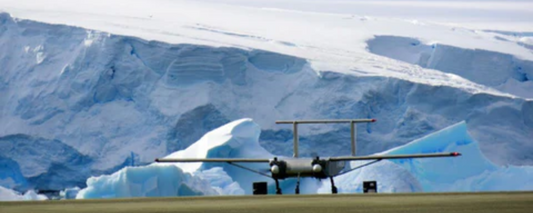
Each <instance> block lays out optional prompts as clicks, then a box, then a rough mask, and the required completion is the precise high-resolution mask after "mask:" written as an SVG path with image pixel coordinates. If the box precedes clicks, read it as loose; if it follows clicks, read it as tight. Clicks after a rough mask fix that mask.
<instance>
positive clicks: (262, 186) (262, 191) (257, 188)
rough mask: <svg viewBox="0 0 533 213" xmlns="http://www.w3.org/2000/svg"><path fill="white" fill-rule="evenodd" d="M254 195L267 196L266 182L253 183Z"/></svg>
mask: <svg viewBox="0 0 533 213" xmlns="http://www.w3.org/2000/svg"><path fill="white" fill-rule="evenodd" d="M253 187H254V195H266V194H268V183H267V182H254V184H253Z"/></svg>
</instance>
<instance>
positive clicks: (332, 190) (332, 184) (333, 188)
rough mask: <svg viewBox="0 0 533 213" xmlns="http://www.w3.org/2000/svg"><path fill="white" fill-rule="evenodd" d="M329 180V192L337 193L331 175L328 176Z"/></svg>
mask: <svg viewBox="0 0 533 213" xmlns="http://www.w3.org/2000/svg"><path fill="white" fill-rule="evenodd" d="M329 180H330V181H331V194H337V192H338V190H337V187H336V186H335V182H334V181H333V177H329Z"/></svg>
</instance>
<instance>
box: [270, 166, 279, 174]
mask: <svg viewBox="0 0 533 213" xmlns="http://www.w3.org/2000/svg"><path fill="white" fill-rule="evenodd" d="M270 172H272V174H278V173H279V166H278V165H274V166H272V167H270Z"/></svg>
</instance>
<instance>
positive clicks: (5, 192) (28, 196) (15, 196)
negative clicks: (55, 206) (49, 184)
mask: <svg viewBox="0 0 533 213" xmlns="http://www.w3.org/2000/svg"><path fill="white" fill-rule="evenodd" d="M23 200H47V198H46V196H44V195H39V194H37V193H35V191H33V190H29V191H27V192H26V193H24V194H23V195H21V194H19V193H18V192H16V191H13V190H11V189H7V188H4V187H2V186H0V201H23Z"/></svg>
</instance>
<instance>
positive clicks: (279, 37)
mask: <svg viewBox="0 0 533 213" xmlns="http://www.w3.org/2000/svg"><path fill="white" fill-rule="evenodd" d="M291 1H293V2H297V1H296V0H291ZM220 2H222V3H220ZM255 3H261V1H255ZM271 3H272V4H274V5H270V8H264V7H262V6H258V5H250V4H252V3H247V4H244V5H240V6H239V5H234V4H231V0H224V1H217V2H212V1H186V0H176V1H165V0H155V1H147V0H128V1H124V0H117V1H111V2H110V1H103V0H94V1H84V2H79V1H65V0H50V1H46V2H43V1H37V0H21V1H4V0H0V10H2V11H6V12H9V13H10V14H12V15H13V16H14V17H17V18H15V19H14V18H12V17H10V15H8V14H5V13H4V14H1V15H0V64H1V65H2V68H1V69H0V72H1V75H0V137H1V140H0V143H2V144H0V145H2V146H0V147H9V149H8V148H3V149H2V148H0V162H2V164H0V169H1V171H2V172H1V173H0V184H1V185H2V186H6V187H9V188H15V189H17V190H21V191H24V190H26V189H27V188H38V189H55V190H60V189H63V188H67V187H74V186H79V187H85V184H83V182H84V180H85V179H86V178H88V177H89V176H90V175H99V174H102V173H106V174H109V173H111V172H112V171H116V170H119V169H120V168H123V167H124V166H131V165H143V164H148V163H151V161H152V160H153V159H154V158H155V157H161V156H165V155H167V154H170V153H173V152H175V151H178V150H181V149H184V148H186V147H188V146H189V145H191V144H192V143H193V142H194V141H197V140H198V139H199V138H200V137H201V136H202V135H204V134H205V133H206V132H208V131H210V130H213V129H214V128H216V127H218V126H221V125H223V124H225V123H227V122H229V121H231V120H235V119H239V118H242V117H251V118H253V119H254V120H255V121H256V122H257V123H258V124H259V125H260V126H261V127H262V129H263V131H262V133H261V135H260V140H259V141H260V144H261V145H262V146H263V147H265V149H266V150H268V151H269V152H270V153H273V154H276V155H290V152H291V151H290V148H291V146H287V143H288V142H289V141H291V140H292V133H291V132H290V131H289V130H288V127H284V126H275V125H274V121H275V120H277V119H310V118H355V117H372V118H377V119H378V120H379V122H378V123H377V124H375V125H372V126H370V125H368V126H360V128H358V134H359V144H360V148H359V151H358V152H359V154H371V153H376V152H382V151H385V150H387V149H390V148H393V147H396V146H399V145H403V144H405V143H407V142H409V141H412V140H414V139H417V138H420V137H422V136H425V135H427V134H430V133H432V132H434V131H436V130H439V129H442V128H445V127H447V126H449V125H452V124H454V123H457V122H459V121H463V120H465V121H466V125H467V126H468V129H469V131H470V133H471V135H472V137H473V138H474V139H475V140H476V141H479V143H480V145H479V146H480V149H481V150H482V152H483V153H484V154H485V155H486V156H487V158H489V159H490V160H492V161H493V162H495V163H496V164H498V165H508V164H511V165H531V164H533V154H532V153H533V152H531V151H530V150H533V144H532V143H531V142H530V138H532V137H533V103H532V102H533V101H531V100H530V99H528V98H529V97H531V96H530V94H531V93H529V92H528V91H529V89H530V88H531V87H530V85H531V81H530V79H532V78H531V76H530V75H531V66H530V64H531V61H532V60H533V53H532V52H531V45H532V43H531V34H530V33H527V32H522V33H514V32H507V31H509V30H511V29H503V28H492V29H491V28H484V29H488V30H471V29H467V28H463V27H461V26H450V25H443V24H439V23H435V22H434V21H438V20H431V21H428V22H425V21H423V20H417V21H413V20H406V19H404V18H405V17H404V18H401V19H398V18H390V17H394V16H395V14H390V17H380V16H375V15H373V14H370V15H371V16H364V14H345V13H342V12H333V13H329V12H328V11H323V10H320V11H309V10H306V9H305V8H302V7H300V6H298V5H299V3H294V4H293V6H295V7H292V6H290V5H291V3H289V4H286V3H285V1H283V2H278V3H276V1H272V2H271ZM269 4H270V3H269ZM276 4H278V5H279V6H283V8H282V9H280V8H279V7H278V8H272V7H277V6H276ZM313 4H320V3H316V2H315V3H313ZM424 4H429V3H424ZM457 4H461V3H457ZM259 5H262V4H259ZM311 5H312V4H311ZM335 5H337V4H335ZM487 5H492V3H491V4H484V6H482V7H491V6H487ZM495 5H497V6H498V4H497V3H495ZM517 5H518V6H517ZM527 5H529V3H528V2H525V3H524V2H522V3H513V4H512V6H509V7H507V6H506V7H502V6H501V5H499V6H498V7H491V10H494V9H495V8H507V9H506V10H505V11H506V12H505V13H510V14H524V11H526V12H528V10H529V9H528V8H533V7H527ZM284 6H287V7H284ZM337 6H338V5H337ZM356 7H357V6H356ZM470 7H474V8H475V7H479V6H475V5H473V6H472V5H470ZM315 8H320V7H315ZM337 8H341V7H340V6H339V7H337ZM448 9H450V8H448ZM452 9H453V8H452ZM489 9H490V8H489ZM330 12H331V11H330ZM465 14H466V13H465ZM513 17H515V16H513ZM524 17H525V16H524ZM18 18H25V19H33V20H37V21H44V22H48V23H55V24H57V25H51V24H45V23H41V22H36V21H30V20H25V19H18ZM428 20H429V19H428ZM525 20H526V22H525V23H526V24H524V25H522V29H524V30H526V31H527V30H528V29H530V28H527V26H528V25H527V23H528V22H527V20H528V19H525ZM491 21H494V20H491ZM500 21H501V20H500ZM515 21H517V20H512V21H510V22H512V23H518V22H515ZM62 24H67V25H69V26H66V25H62ZM73 26H78V27H84V28H78V27H73ZM523 26H525V27H523ZM494 29H496V30H497V31H494ZM506 30H507V31H506ZM383 38H385V40H383ZM390 38H399V40H398V39H396V40H395V39H390ZM380 39H381V40H380ZM406 41H415V43H416V41H419V45H415V46H418V47H415V48H414V49H407V50H406V49H405V48H407V47H409V48H410V46H408V45H405V42H406ZM429 44H437V48H436V49H437V51H433V52H428V51H429V50H427V48H429V47H431V45H429ZM205 45H208V46H205ZM409 45H410V44H409ZM396 47H401V48H396ZM404 47H405V48H404ZM440 47H445V48H440ZM380 48H381V49H387V48H389V49H395V51H394V52H395V53H396V54H390V55H387V54H384V51H380V50H379V49H380ZM402 48H403V49H402ZM417 48H419V49H417ZM474 49H475V50H474ZM396 50H397V51H396ZM456 52H461V54H457V56H456V57H454V56H455V55H456V54H455V53H456ZM407 53H408V54H407ZM429 53H430V54H429ZM400 56H402V57H403V56H408V57H409V58H407V59H406V58H402V57H400ZM428 56H429V59H431V63H429V62H430V61H429V59H428V61H426V62H428V63H421V62H422V61H424V60H425V59H424V60H420V59H422V58H424V57H428ZM450 57H451V58H450ZM463 57H465V58H472V59H473V60H474V59H475V60H474V61H476V60H477V61H479V62H480V63H484V62H490V63H488V64H487V65H483V66H482V65H480V63H476V64H472V63H469V62H468V61H465V60H461V59H463ZM491 58H494V61H490V60H491ZM489 59H490V60H489ZM455 61H459V62H462V63H459V64H458V65H457V66H452V65H453V64H450V63H453V62H455ZM516 65H520V66H516ZM429 68H431V69H429ZM471 68H472V69H471ZM488 68H490V70H491V73H490V75H488V74H487V75H478V74H479V73H478V72H462V70H475V71H480V70H481V71H484V70H487V69H488ZM300 133H301V135H302V137H301V141H302V150H301V151H302V154H303V155H308V154H309V153H312V152H319V154H320V155H342V154H348V152H347V149H346V148H345V147H346V146H347V145H348V143H345V142H343V141H348V136H349V134H348V130H347V129H346V128H345V127H344V126H336V125H332V126H309V127H304V128H302V129H301V131H300ZM324 141H327V142H328V146H329V147H330V148H329V149H328V150H322V149H319V147H321V146H323V144H324ZM376 141H378V142H376ZM31 144H37V146H35V147H31V148H28V145H31ZM47 144H50V146H52V147H55V148H57V149H54V150H50V149H45V147H46V146H47ZM42 158H46V160H42V162H41V159H42ZM29 168H31V170H29ZM28 171H31V172H28ZM73 171H79V172H78V173H75V174H74V173H73ZM230 173H231V172H230ZM230 175H231V174H230ZM245 187H247V186H245Z"/></svg>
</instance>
